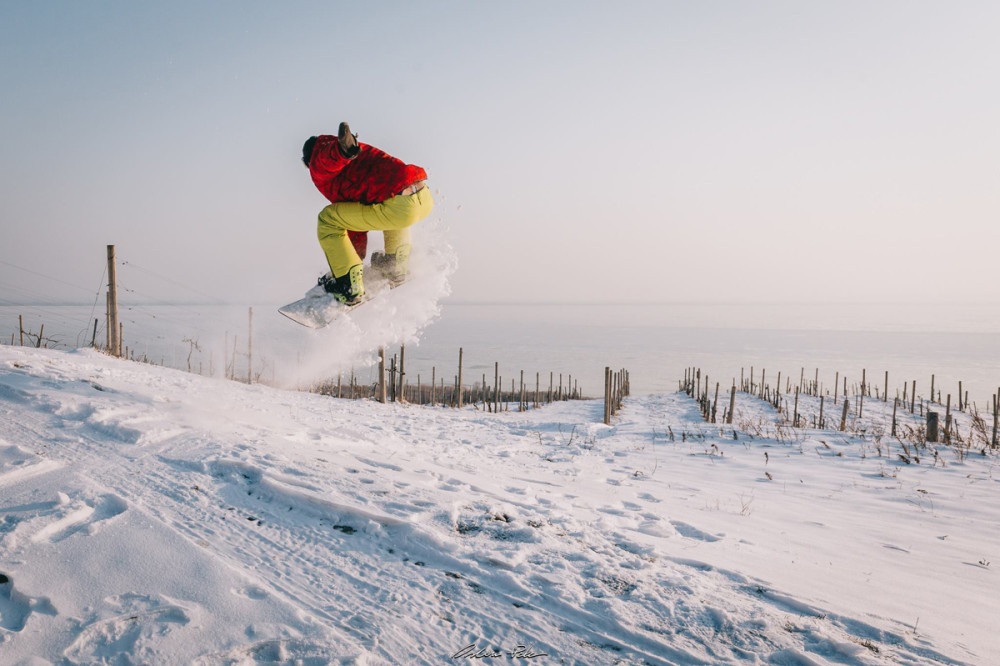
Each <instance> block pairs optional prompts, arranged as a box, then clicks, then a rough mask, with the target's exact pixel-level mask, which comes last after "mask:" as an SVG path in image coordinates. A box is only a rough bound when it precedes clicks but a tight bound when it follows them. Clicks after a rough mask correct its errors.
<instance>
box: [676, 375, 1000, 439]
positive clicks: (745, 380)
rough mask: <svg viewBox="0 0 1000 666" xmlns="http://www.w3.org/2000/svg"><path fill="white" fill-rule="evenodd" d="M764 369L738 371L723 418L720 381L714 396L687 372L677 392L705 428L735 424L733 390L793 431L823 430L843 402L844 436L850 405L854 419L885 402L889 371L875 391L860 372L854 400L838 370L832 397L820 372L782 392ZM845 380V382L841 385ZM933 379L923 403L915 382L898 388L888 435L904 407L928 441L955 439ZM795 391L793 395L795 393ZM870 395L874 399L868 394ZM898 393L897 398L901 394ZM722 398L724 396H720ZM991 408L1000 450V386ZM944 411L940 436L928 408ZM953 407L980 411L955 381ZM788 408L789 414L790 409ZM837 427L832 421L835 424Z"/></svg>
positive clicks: (947, 397)
mask: <svg viewBox="0 0 1000 666" xmlns="http://www.w3.org/2000/svg"><path fill="white" fill-rule="evenodd" d="M766 377H767V370H766V369H764V370H761V372H760V379H759V381H758V380H757V378H756V376H755V373H754V368H753V366H751V367H750V374H749V377H746V376H745V375H744V369H743V368H741V369H740V381H739V384H737V382H736V379H735V378H733V383H732V386H731V388H730V391H729V400H728V403H729V404H728V407H727V406H726V405H723V413H722V417H721V419H719V418H718V407H719V382H716V383H715V389H714V392H713V391H712V387H711V384H710V382H709V377H708V375H707V374H705V375H704V381H703V380H702V371H701V368H697V367H689V368H687V369H685V371H684V379H683V380H682V381H681V382H680V390H682V391H683V392H685V393H686V394H687V395H688V396H690V397H692V398H694V400H695V401H696V402H697V403H698V406H699V409H700V410H701V414H702V416H703V417H704V419H705V420H706V421H708V422H709V423H719V422H722V423H726V424H729V425H731V424H732V423H733V413H734V410H735V408H736V393H737V386H738V387H739V391H740V392H742V393H746V394H748V395H751V396H754V397H756V398H759V399H760V400H763V401H765V402H767V403H769V404H770V405H771V406H773V407H774V408H775V409H776V410H777V411H778V412H779V413H782V412H784V413H785V414H789V413H790V414H791V424H792V426H793V427H807V426H812V427H813V428H819V429H824V428H827V426H828V424H827V421H826V419H825V418H824V407H825V403H826V401H827V399H828V398H830V397H832V398H833V405H834V407H837V403H838V397H839V399H840V401H841V402H842V403H843V407H841V408H840V409H839V412H840V419H839V427H838V428H837V429H838V430H839V431H841V432H844V431H845V430H846V429H847V417H848V415H849V413H851V407H852V404H853V412H854V414H855V415H856V417H857V418H861V416H862V415H863V413H864V405H865V399H868V400H869V401H870V400H872V399H874V400H878V401H881V402H883V403H886V404H887V403H888V402H889V371H888V370H887V371H886V372H885V375H884V383H883V385H882V390H881V391H880V390H879V386H878V385H876V384H874V383H873V382H870V381H868V371H867V370H866V369H862V370H861V382H860V385H859V384H854V385H853V386H852V387H851V388H852V389H853V395H851V394H849V393H848V380H847V375H846V374H845V375H843V376H841V373H840V371H837V373H836V376H835V379H834V383H833V391H832V393H831V392H830V391H829V390H827V391H824V390H823V386H822V384H821V383H820V381H819V369H817V370H816V374H815V377H814V378H812V379H809V380H807V379H806V376H805V368H802V373H801V375H800V377H799V383H798V384H797V385H795V386H794V387H793V386H792V383H791V378H789V377H787V376H786V377H785V390H784V392H782V391H781V373H780V372H779V373H778V375H777V380H776V381H775V385H774V386H773V387H772V386H771V385H770V384H768V383H767V380H766ZM841 379H843V382H841ZM935 379H936V376H935V375H931V381H930V398H924V397H923V396H921V397H920V398H919V399H918V398H917V381H916V380H911V381H910V382H903V387H902V392H900V390H899V389H898V388H897V389H896V395H895V397H893V402H892V436H894V437H895V436H896V432H897V427H898V422H897V418H896V417H897V412H898V411H899V410H900V408H902V410H903V411H909V412H910V414H911V415H914V416H915V415H917V414H918V413H919V415H920V417H921V418H926V429H925V432H926V440H927V441H928V442H937V441H939V439H941V440H943V441H944V442H946V443H949V442H950V441H951V438H952V436H953V434H954V427H955V426H954V419H953V418H952V412H951V410H952V395H951V394H950V393H947V394H944V395H942V390H941V388H940V386H938V387H937V392H936V393H935V386H934V383H935ZM793 388H794V392H793ZM873 392H874V395H872V394H873ZM900 393H901V394H900ZM800 394H802V395H808V396H811V397H814V398H819V414H818V416H814V417H813V420H812V422H811V423H807V422H806V420H805V418H804V417H802V416H801V415H800V414H799V395H800ZM723 397H725V396H723ZM790 397H791V399H792V400H793V402H792V403H791V405H789V399H790ZM990 402H991V403H992V404H991V405H988V406H987V409H989V408H990V407H991V408H992V410H991V411H992V415H993V428H992V437H991V442H990V443H991V446H993V447H997V446H1000V387H998V388H997V391H996V393H994V394H993V395H992V396H991V399H990ZM942 406H943V407H944V409H945V414H944V430H943V432H942V431H941V426H940V420H941V418H940V417H941V415H940V412H939V411H938V409H932V407H937V408H940V407H942ZM956 407H957V408H958V411H960V412H963V413H966V412H969V413H971V414H972V415H973V417H974V418H978V417H979V410H978V408H977V406H976V404H975V403H974V402H970V401H969V392H968V390H964V391H963V387H962V382H961V381H959V382H958V400H957V404H956ZM789 408H790V409H789ZM836 414H837V410H835V411H834V419H836ZM831 425H837V424H836V421H835V422H834V424H831Z"/></svg>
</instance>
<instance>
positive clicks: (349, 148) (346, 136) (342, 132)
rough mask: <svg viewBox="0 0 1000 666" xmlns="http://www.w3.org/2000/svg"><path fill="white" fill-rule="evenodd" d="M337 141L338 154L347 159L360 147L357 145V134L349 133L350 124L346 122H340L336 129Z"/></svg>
mask: <svg viewBox="0 0 1000 666" xmlns="http://www.w3.org/2000/svg"><path fill="white" fill-rule="evenodd" d="M337 142H338V143H339V144H340V154H341V155H343V156H344V157H346V158H347V159H349V160H350V159H354V158H355V157H357V155H358V153H359V152H361V148H359V147H358V135H357V134H351V126H350V125H348V124H347V123H340V129H339V130H338V131H337Z"/></svg>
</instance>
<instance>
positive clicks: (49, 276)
mask: <svg viewBox="0 0 1000 666" xmlns="http://www.w3.org/2000/svg"><path fill="white" fill-rule="evenodd" d="M0 264H3V265H4V266H10V267H11V268H16V269H18V270H20V271H24V272H25V273H31V274H32V275H37V276H39V277H43V278H45V279H47V280H52V281H53V282H58V283H59V284H64V285H66V286H68V287H73V288H74V289H79V290H81V291H85V292H87V293H88V294H89V293H90V290H89V289H87V288H85V287H81V286H80V285H78V284H73V283H72V282H66V281H65V280H60V279H59V278H54V277H52V276H51V275H46V274H45V273H39V272H38V271H33V270H31V269H30V268H24V267H23V266H18V265H17V264H12V263H10V262H9V261H4V260H3V259H0Z"/></svg>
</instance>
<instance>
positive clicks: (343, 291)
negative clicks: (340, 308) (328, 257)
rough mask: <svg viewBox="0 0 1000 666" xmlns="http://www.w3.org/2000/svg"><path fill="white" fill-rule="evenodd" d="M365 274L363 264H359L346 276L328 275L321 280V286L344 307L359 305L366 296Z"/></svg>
mask: <svg viewBox="0 0 1000 666" xmlns="http://www.w3.org/2000/svg"><path fill="white" fill-rule="evenodd" d="M363 272H364V271H363V269H362V268H361V264H358V265H356V266H351V270H349V271H348V272H347V274H346V275H341V276H340V277H338V278H335V277H333V276H332V275H330V274H329V273H327V274H326V275H324V276H323V277H321V278H320V279H319V284H321V285H323V289H324V290H325V291H326V292H327V293H328V294H332V295H333V297H334V298H336V299H337V300H338V301H339V302H341V303H343V304H344V305H357V304H358V303H360V302H361V299H362V298H364V295H365V284H364V281H363V275H362V274H363Z"/></svg>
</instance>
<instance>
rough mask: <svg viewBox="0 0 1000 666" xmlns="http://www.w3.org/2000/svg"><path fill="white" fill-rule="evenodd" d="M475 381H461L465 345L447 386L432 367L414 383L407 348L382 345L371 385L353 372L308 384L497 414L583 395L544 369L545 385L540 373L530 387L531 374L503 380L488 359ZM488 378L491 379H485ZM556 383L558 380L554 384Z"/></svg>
mask: <svg viewBox="0 0 1000 666" xmlns="http://www.w3.org/2000/svg"><path fill="white" fill-rule="evenodd" d="M479 379H480V381H478V382H474V383H473V384H472V385H471V386H469V385H467V383H466V381H465V349H464V348H462V347H460V348H459V350H458V371H457V373H456V374H454V375H453V376H452V378H451V380H450V381H449V382H448V383H447V384H446V383H445V378H444V376H439V375H438V372H437V366H433V367H432V368H431V376H430V381H427V380H426V378H425V377H422V376H421V375H419V374H418V375H417V376H416V379H415V381H414V380H411V379H409V378H408V373H407V372H406V346H405V345H401V346H400V348H399V353H398V354H393V355H392V357H391V358H389V357H388V355H387V353H386V348H385V347H380V348H379V353H378V371H377V374H376V380H375V383H374V385H367V384H359V383H358V380H357V376H356V375H355V373H354V372H353V371H352V372H351V374H350V377H345V376H344V374H343V373H341V374H339V375H337V380H336V382H334V381H329V382H325V383H323V384H321V385H318V386H315V387H313V388H314V390H315V391H316V392H318V393H323V394H325V395H331V396H334V397H338V398H355V399H356V398H369V397H372V398H375V399H376V400H377V401H379V402H382V403H388V402H396V403H408V404H413V405H434V406H437V405H441V406H446V407H456V408H461V407H463V406H466V405H473V406H475V407H476V408H477V409H482V410H483V411H485V412H491V413H499V412H505V411H510V410H511V409H515V410H517V411H521V412H523V411H527V410H528V409H534V408H538V407H541V406H542V405H546V404H550V403H553V402H557V401H562V400H582V399H585V398H584V396H583V394H582V393H581V391H580V385H579V381H578V380H575V379H573V376H572V375H569V376H568V377H567V378H565V379H566V381H565V383H564V377H563V375H562V373H560V374H559V375H558V376H557V375H556V374H555V373H554V372H550V373H549V377H548V379H549V381H548V386H547V387H544V386H543V385H542V375H541V373H540V372H536V373H535V377H534V380H535V381H534V386H532V385H531V378H530V376H529V377H528V378H527V381H526V378H525V373H524V370H521V371H520V372H519V375H518V377H517V378H516V379H515V378H511V379H510V389H509V390H508V389H507V387H506V382H507V379H506V378H504V377H503V376H502V375H501V374H500V363H499V362H494V363H493V377H487V375H486V373H483V374H482V376H481V378H479ZM490 379H492V382H490V381H489V380H490ZM557 381H558V383H557Z"/></svg>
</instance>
